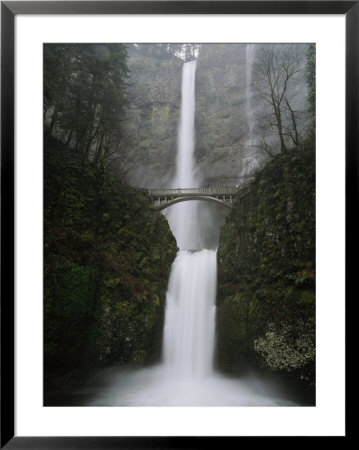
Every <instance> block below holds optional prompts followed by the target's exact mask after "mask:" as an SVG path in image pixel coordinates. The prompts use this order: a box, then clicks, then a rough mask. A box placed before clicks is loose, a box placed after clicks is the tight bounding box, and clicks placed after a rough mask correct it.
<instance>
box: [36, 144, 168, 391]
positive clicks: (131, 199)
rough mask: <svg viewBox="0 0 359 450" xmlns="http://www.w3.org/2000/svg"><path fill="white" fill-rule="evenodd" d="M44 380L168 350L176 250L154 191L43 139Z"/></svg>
mask: <svg viewBox="0 0 359 450" xmlns="http://www.w3.org/2000/svg"><path fill="white" fill-rule="evenodd" d="M44 161H45V170H44V187H45V199H44V224H45V225H44V226H45V230H44V236H45V239H44V250H45V251H44V365H45V386H46V387H47V388H48V387H54V386H57V385H59V386H62V387H63V386H64V385H67V384H73V383H75V382H78V381H79V380H81V376H82V375H84V374H85V375H86V376H87V377H88V376H91V373H92V371H93V370H94V369H96V368H100V367H105V366H109V365H116V364H121V365H130V366H138V365H143V364H146V363H149V362H153V361H155V360H156V359H158V358H159V356H160V351H161V345H162V330H163V319H164V307H165V294H166V287H167V282H168V276H169V271H170V267H171V264H172V261H173V260H174V258H175V256H176V252H177V246H176V241H175V238H174V237H173V235H172V233H171V231H170V229H169V226H168V223H167V221H166V219H165V218H164V216H163V215H162V214H160V213H158V212H156V211H154V209H153V207H152V204H151V202H150V200H149V199H148V198H147V196H146V194H145V193H143V192H141V191H139V190H136V189H134V188H132V187H130V186H128V185H126V184H123V183H119V182H118V181H117V180H115V179H112V178H111V177H110V176H109V175H107V174H106V173H103V172H102V171H101V170H100V169H98V168H96V167H93V166H91V165H86V166H83V165H82V164H81V161H80V160H79V159H78V158H76V154H75V153H74V151H73V150H71V149H68V148H67V147H65V146H64V145H62V144H59V143H58V142H56V141H54V140H49V139H46V140H45V159H44Z"/></svg>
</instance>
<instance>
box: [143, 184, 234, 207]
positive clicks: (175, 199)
mask: <svg viewBox="0 0 359 450" xmlns="http://www.w3.org/2000/svg"><path fill="white" fill-rule="evenodd" d="M147 193H148V195H149V197H150V198H151V199H152V202H153V205H154V207H155V209H157V210H158V211H161V210H162V209H165V208H168V207H169V206H172V205H174V204H176V203H179V202H186V201H191V200H204V201H208V202H214V203H217V204H220V205H222V206H225V207H228V208H230V207H231V206H232V204H233V202H234V198H235V196H236V194H237V193H238V188H236V187H235V186H228V187H216V188H188V189H180V188H178V189H148V190H147Z"/></svg>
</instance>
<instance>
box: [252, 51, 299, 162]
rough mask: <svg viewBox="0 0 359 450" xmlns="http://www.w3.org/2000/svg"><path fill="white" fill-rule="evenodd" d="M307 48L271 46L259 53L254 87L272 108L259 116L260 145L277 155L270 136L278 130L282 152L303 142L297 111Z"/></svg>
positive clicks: (271, 154)
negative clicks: (296, 102) (295, 106)
mask: <svg viewBox="0 0 359 450" xmlns="http://www.w3.org/2000/svg"><path fill="white" fill-rule="evenodd" d="M304 62H305V59H304V52H303V47H302V46H298V45H296V44H270V45H265V46H263V47H262V48H261V49H260V50H259V51H258V52H257V58H256V62H255V64H254V86H255V89H256V90H257V92H258V94H259V96H260V99H261V100H263V101H264V102H265V103H266V104H267V106H268V108H267V109H265V112H264V113H262V114H261V115H260V117H259V125H260V128H261V130H262V136H261V137H260V139H258V142H257V144H258V145H256V146H257V147H259V148H262V149H264V150H265V151H266V152H267V153H268V154H269V155H270V156H273V152H274V150H273V148H272V146H271V145H270V144H269V143H268V139H267V138H268V135H269V134H270V133H272V132H273V129H275V130H276V135H277V136H278V138H279V144H280V150H281V152H286V151H287V147H288V146H289V145H290V144H292V145H293V144H294V146H297V145H298V144H299V143H300V135H299V131H298V118H299V114H300V113H299V111H296V110H295V109H294V106H293V105H294V103H295V101H294V100H295V97H296V96H297V95H298V94H299V92H298V89H296V88H297V84H298V80H299V79H300V77H302V76H303V74H302V72H303V70H304V69H305V64H304Z"/></svg>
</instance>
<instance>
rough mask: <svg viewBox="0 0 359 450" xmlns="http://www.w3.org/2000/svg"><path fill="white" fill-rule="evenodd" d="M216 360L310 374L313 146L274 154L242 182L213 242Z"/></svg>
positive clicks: (233, 367)
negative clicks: (215, 246) (250, 179)
mask: <svg viewBox="0 0 359 450" xmlns="http://www.w3.org/2000/svg"><path fill="white" fill-rule="evenodd" d="M217 303H218V305H217V308H218V317H217V340H218V342H217V361H218V365H219V367H220V368H221V369H222V370H224V371H226V372H230V373H241V372H243V371H245V370H247V369H248V368H251V367H258V366H260V367H263V368H265V369H267V370H270V371H276V372H279V373H284V374H288V375H290V376H291V377H292V378H295V379H296V380H298V381H300V382H304V383H306V384H308V385H313V384H314V379H315V151H314V149H313V148H312V147H311V146H304V147H301V148H297V149H294V150H292V151H290V152H289V153H288V154H287V155H278V156H277V157H276V158H275V159H274V160H273V161H272V162H270V163H269V164H267V165H266V166H265V167H264V168H263V169H262V170H261V171H259V172H258V173H257V175H256V177H255V180H254V181H253V182H251V183H250V184H249V185H248V186H247V187H245V188H243V189H242V190H241V191H240V193H239V195H238V197H237V199H236V202H235V204H234V206H233V207H232V209H231V210H230V212H229V214H228V215H227V216H226V220H225V223H224V226H223V227H222V230H221V233H220V239H219V249H218V299H217Z"/></svg>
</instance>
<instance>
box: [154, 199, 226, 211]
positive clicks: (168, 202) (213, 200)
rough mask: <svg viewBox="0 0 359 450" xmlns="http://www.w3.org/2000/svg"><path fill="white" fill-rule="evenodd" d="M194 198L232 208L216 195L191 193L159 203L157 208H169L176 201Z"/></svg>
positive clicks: (159, 209)
mask: <svg viewBox="0 0 359 450" xmlns="http://www.w3.org/2000/svg"><path fill="white" fill-rule="evenodd" d="M192 200H204V201H206V202H213V203H216V204H220V205H221V206H225V207H226V208H230V205H229V204H227V203H225V202H224V201H223V200H219V199H218V198H215V197H208V196H203V195H198V196H195V195H191V196H188V197H177V198H174V199H171V200H167V201H166V202H164V203H162V204H159V205H155V208H156V209H157V211H162V210H163V209H166V208H169V207H170V206H172V205H175V204H176V203H180V202H188V201H192Z"/></svg>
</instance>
